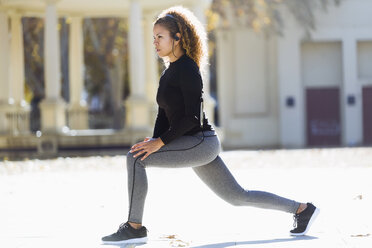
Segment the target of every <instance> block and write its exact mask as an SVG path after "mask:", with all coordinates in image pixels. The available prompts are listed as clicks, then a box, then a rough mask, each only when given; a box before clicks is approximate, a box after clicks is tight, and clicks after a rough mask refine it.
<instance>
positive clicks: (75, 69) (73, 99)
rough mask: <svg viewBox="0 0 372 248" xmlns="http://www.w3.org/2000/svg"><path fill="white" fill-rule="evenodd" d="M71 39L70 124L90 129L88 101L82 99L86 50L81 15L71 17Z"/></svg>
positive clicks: (74, 126) (76, 127)
mask: <svg viewBox="0 0 372 248" xmlns="http://www.w3.org/2000/svg"><path fill="white" fill-rule="evenodd" d="M69 39H70V40H69V73H70V75H69V77H70V78H69V83H70V104H69V107H68V124H69V127H70V129H88V112H87V106H86V102H85V101H84V100H82V99H81V93H82V90H83V87H84V81H83V65H84V50H83V30H82V18H81V17H71V24H70V37H69Z"/></svg>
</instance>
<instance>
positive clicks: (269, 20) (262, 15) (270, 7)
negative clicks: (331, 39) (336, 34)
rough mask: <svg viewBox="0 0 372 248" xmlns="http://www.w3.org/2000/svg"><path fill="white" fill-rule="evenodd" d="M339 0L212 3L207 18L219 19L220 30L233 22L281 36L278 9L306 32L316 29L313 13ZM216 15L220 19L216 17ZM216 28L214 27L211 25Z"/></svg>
mask: <svg viewBox="0 0 372 248" xmlns="http://www.w3.org/2000/svg"><path fill="white" fill-rule="evenodd" d="M341 1H342V0H231V1H228V0H214V1H213V3H212V7H211V11H212V13H211V14H210V15H209V16H212V19H211V18H210V20H212V22H213V21H214V23H215V22H216V21H217V20H219V21H220V25H221V26H222V27H228V26H229V25H231V23H232V20H233V19H234V20H236V22H237V23H238V24H240V25H245V26H250V27H252V28H253V29H254V30H256V31H262V30H263V31H269V32H271V33H272V32H274V33H276V34H282V30H283V27H284V25H285V23H284V21H283V19H284V18H283V16H282V13H281V11H280V10H281V8H286V9H288V10H289V12H290V13H292V14H293V16H294V17H295V19H296V21H297V22H298V23H299V24H300V25H301V26H302V27H303V28H304V29H305V31H306V32H307V33H308V32H310V31H311V30H314V29H315V19H314V11H316V10H318V9H322V10H324V11H326V10H327V8H328V7H329V6H330V5H332V4H333V5H339V4H340V2H341ZM216 16H218V17H219V18H216ZM214 25H216V24H214Z"/></svg>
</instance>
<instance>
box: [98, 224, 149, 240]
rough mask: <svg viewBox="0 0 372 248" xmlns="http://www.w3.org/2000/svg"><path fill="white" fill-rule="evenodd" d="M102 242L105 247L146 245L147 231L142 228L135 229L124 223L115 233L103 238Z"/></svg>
mask: <svg viewBox="0 0 372 248" xmlns="http://www.w3.org/2000/svg"><path fill="white" fill-rule="evenodd" d="M102 242H103V244H105V245H117V244H137V243H146V242H147V229H146V227H144V226H142V227H141V228H140V229H135V228H133V227H132V226H131V225H129V223H128V222H125V223H123V224H121V225H120V227H119V229H118V231H117V232H116V233H113V234H111V235H109V236H106V237H103V238H102Z"/></svg>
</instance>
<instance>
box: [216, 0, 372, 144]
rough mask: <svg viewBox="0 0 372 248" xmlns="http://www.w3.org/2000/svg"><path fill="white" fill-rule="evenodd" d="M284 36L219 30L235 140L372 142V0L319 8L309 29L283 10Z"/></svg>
mask: <svg viewBox="0 0 372 248" xmlns="http://www.w3.org/2000/svg"><path fill="white" fill-rule="evenodd" d="M283 11H284V12H283V13H282V14H283V15H282V16H283V19H284V26H285V27H284V30H283V36H282V37H279V36H265V35H264V34H262V33H256V32H254V31H253V30H252V29H249V28H247V27H244V26H242V25H239V23H238V22H237V20H234V16H231V20H230V21H231V22H234V21H235V23H234V25H232V26H233V28H229V29H223V28H221V29H219V30H218V32H217V61H218V62H217V83H218V94H219V95H218V98H219V107H220V123H221V127H222V128H223V130H224V137H225V139H224V144H225V145H226V146H228V147H257V146H258V147H265V146H266V147H272V146H279V147H309V146H310V147H311V146H353V145H371V144H372V15H371V13H372V1H369V0H343V1H341V5H340V6H332V7H330V8H329V9H328V11H327V12H323V11H320V10H319V11H317V12H315V21H316V22H315V24H316V30H315V31H312V32H311V34H310V36H308V35H306V32H305V30H304V29H303V28H302V27H300V25H299V24H298V23H297V22H296V21H295V20H294V18H293V15H292V14H291V13H286V12H285V11H286V10H285V9H283Z"/></svg>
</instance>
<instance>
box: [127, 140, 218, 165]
mask: <svg viewBox="0 0 372 248" xmlns="http://www.w3.org/2000/svg"><path fill="white" fill-rule="evenodd" d="M219 152H220V142H219V140H218V137H217V136H208V137H203V136H181V137H180V138H178V139H176V140H174V141H172V142H171V143H169V144H167V145H165V146H163V147H162V148H161V149H159V150H158V151H157V152H155V153H153V154H151V155H150V156H148V157H147V158H146V159H145V160H143V161H141V160H140V159H141V157H139V158H138V159H136V158H133V154H129V153H128V156H130V157H131V158H132V159H133V160H137V161H136V162H138V163H141V164H142V165H143V166H144V167H164V168H182V167H194V166H200V165H204V164H207V163H209V162H211V161H213V160H214V159H215V158H216V157H217V155H218V154H219Z"/></svg>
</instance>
